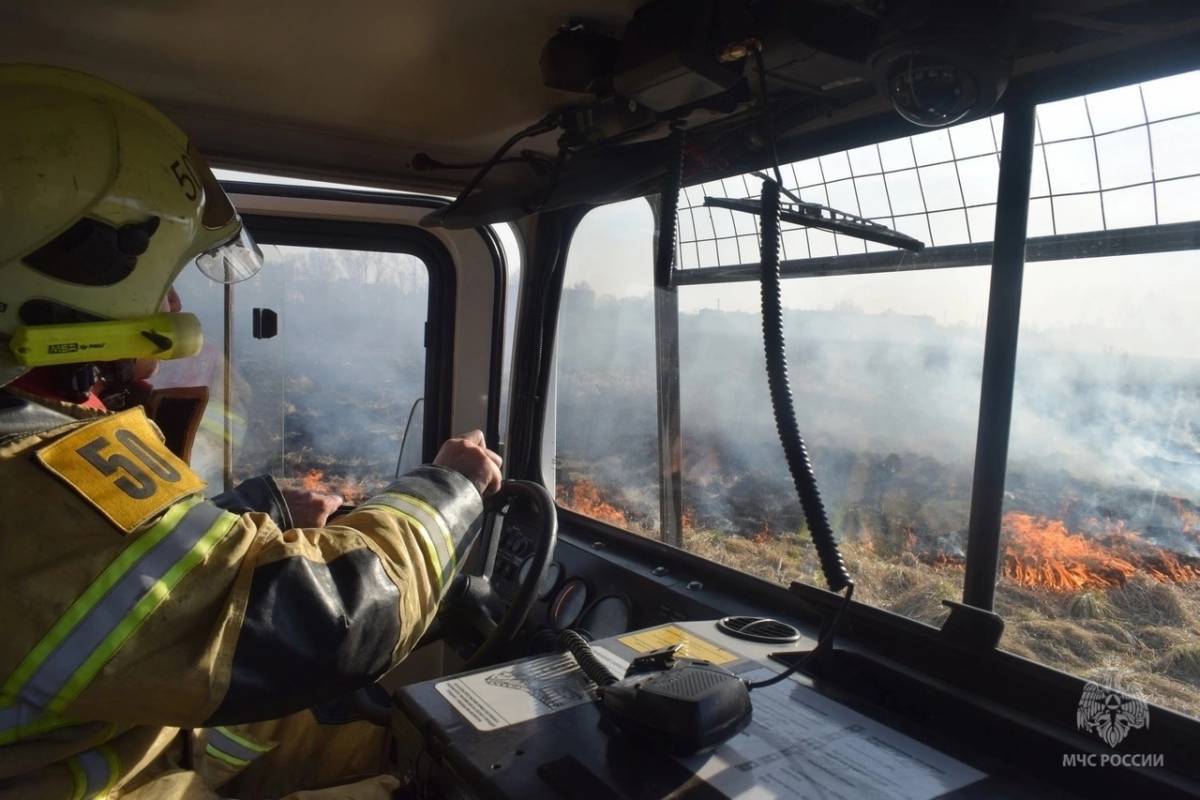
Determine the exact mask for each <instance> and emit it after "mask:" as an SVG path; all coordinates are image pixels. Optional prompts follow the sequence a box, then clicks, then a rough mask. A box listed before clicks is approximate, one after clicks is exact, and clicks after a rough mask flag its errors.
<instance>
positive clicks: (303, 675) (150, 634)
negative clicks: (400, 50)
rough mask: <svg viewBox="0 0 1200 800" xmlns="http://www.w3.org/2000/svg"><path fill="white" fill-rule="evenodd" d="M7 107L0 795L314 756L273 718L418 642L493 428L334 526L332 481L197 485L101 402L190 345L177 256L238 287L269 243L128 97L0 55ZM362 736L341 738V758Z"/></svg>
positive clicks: (157, 441) (158, 784)
mask: <svg viewBox="0 0 1200 800" xmlns="http://www.w3.org/2000/svg"><path fill="white" fill-rule="evenodd" d="M0 120H3V123H2V124H0V386H3V387H4V388H3V390H0V508H3V509H4V510H5V514H4V517H3V519H2V520H0V548H3V553H4V557H3V559H0V609H2V610H0V615H2V618H3V631H4V636H3V637H2V638H0V681H2V683H0V797H3V798H8V797H20V798H92V797H101V796H105V795H112V796H117V795H119V796H121V797H135V798H143V797H145V798H150V797H153V798H168V799H170V798H209V797H216V796H218V795H217V794H215V793H214V789H215V788H216V787H215V786H214V784H215V783H217V782H219V781H220V780H223V779H224V778H227V777H229V776H230V775H231V774H233V773H234V772H237V771H238V770H240V769H242V768H244V767H246V766H247V765H249V764H251V763H253V762H255V761H256V759H259V758H260V757H261V756H263V754H264V753H268V751H270V750H271V749H272V748H273V747H274V748H275V753H274V754H270V755H268V756H267V759H269V758H270V757H271V755H276V754H283V753H285V752H286V753H291V754H293V756H294V755H295V754H304V753H307V754H309V755H310V756H316V755H322V757H323V753H324V752H325V750H324V747H323V745H321V741H322V740H321V739H320V736H319V735H317V734H314V733H313V732H312V731H311V730H305V731H304V732H303V733H301V734H299V735H298V736H292V737H291V739H290V740H288V735H289V734H288V731H289V730H295V727H294V726H289V725H288V724H285V723H281V722H278V720H281V719H283V720H285V721H286V720H287V719H293V718H295V715H296V714H297V713H301V714H303V713H307V712H304V711H303V710H304V709H309V708H312V707H315V706H319V705H320V704H322V703H325V702H326V701H330V700H334V699H336V698H337V697H339V696H343V695H345V694H346V693H347V692H350V691H351V690H355V689H357V688H359V687H361V686H364V685H369V684H370V683H371V681H372V680H373V679H375V678H377V677H378V676H379V675H381V674H382V673H383V672H385V671H386V670H387V669H388V668H389V667H391V666H392V665H393V664H395V663H396V662H397V661H399V660H400V659H402V658H404V656H405V655H406V654H407V653H408V652H409V651H410V649H411V648H412V647H413V646H414V645H415V644H416V642H417V641H418V639H419V638H420V637H421V635H422V633H423V632H424V631H425V629H426V627H427V625H428V624H429V622H430V621H431V618H432V617H433V615H434V613H435V611H436V609H437V606H438V600H439V597H440V596H441V593H442V591H443V589H444V588H445V587H446V586H447V585H448V583H449V581H450V579H451V578H452V577H453V575H454V574H455V570H456V566H457V564H459V563H461V559H462V558H463V556H464V554H465V552H466V551H467V549H468V548H469V547H470V546H471V544H472V541H473V538H474V537H475V535H476V533H477V529H478V522H477V518H478V517H479V516H480V514H481V512H482V496H483V495H486V494H487V493H489V492H491V491H494V490H495V489H496V488H497V487H498V485H499V482H500V470H499V465H500V458H499V456H497V455H496V454H495V453H493V452H491V451H489V450H488V449H487V448H486V446H485V444H484V441H483V436H482V435H481V434H479V433H478V432H474V433H472V434H469V435H466V436H464V437H460V438H456V439H451V440H450V441H448V442H447V443H446V444H445V446H443V447H442V449H441V451H440V452H439V454H438V457H437V458H436V459H435V461H434V463H433V464H432V465H426V466H422V467H419V468H417V469H415V470H414V471H412V472H411V473H409V474H407V475H406V476H404V477H403V478H401V479H400V480H398V481H396V482H395V483H394V484H392V485H391V486H390V487H388V488H387V489H386V490H385V491H383V492H382V493H381V494H379V495H377V496H375V497H373V498H371V499H370V500H368V501H367V502H365V503H363V504H362V505H360V506H358V507H357V509H355V510H354V511H352V512H351V513H349V514H347V515H345V516H343V517H340V518H338V519H337V523H336V525H328V526H327V523H326V518H327V516H328V514H329V511H330V510H331V509H332V506H333V505H334V501H332V500H331V499H330V498H321V497H314V496H300V497H293V498H292V499H293V503H292V505H293V508H292V509H289V508H288V503H287V502H286V501H285V500H284V498H283V496H282V494H281V493H280V492H279V491H278V489H277V488H276V487H275V486H274V484H273V482H271V481H269V479H256V480H255V481H252V482H250V483H249V484H245V485H243V486H241V487H239V488H238V489H237V490H235V491H234V492H232V493H230V494H228V495H225V496H223V497H220V498H218V500H217V502H213V501H209V500H206V499H205V498H204V489H205V484H204V482H203V481H202V480H200V479H199V478H198V477H197V476H196V475H195V474H194V473H193V472H192V471H191V470H190V469H189V468H188V466H187V464H185V463H184V462H183V461H181V460H180V459H179V458H177V457H176V456H175V455H173V454H172V453H171V452H170V451H169V450H168V449H167V448H166V446H165V445H164V443H163V439H162V436H161V434H160V432H159V431H158V429H157V428H156V427H155V426H154V424H153V423H151V422H150V421H149V420H147V418H146V416H145V414H144V413H143V411H142V409H141V407H131V408H126V409H125V410H122V411H119V412H115V411H113V410H110V409H109V408H107V407H106V406H105V404H104V403H103V401H102V399H101V395H103V396H110V394H111V392H110V391H109V390H111V389H112V388H113V386H114V384H119V382H120V378H121V375H129V376H135V377H136V375H137V374H139V373H140V371H139V370H138V369H137V368H136V365H137V363H138V362H137V361H136V360H135V359H136V358H137V357H144V356H145V355H146V354H147V350H146V348H147V347H149V348H150V351H149V353H150V354H151V355H157V357H171V356H177V357H178V356H185V355H186V354H187V353H188V352H194V351H195V350H196V349H197V346H196V342H197V336H196V333H197V331H196V326H197V323H196V322H195V320H194V318H188V315H183V314H178V313H170V312H168V313H166V314H162V313H160V308H161V304H162V303H163V301H164V298H166V296H167V293H168V290H169V289H170V287H171V285H172V283H173V281H174V279H175V277H176V275H177V274H178V273H179V271H180V270H181V269H183V268H184V267H185V266H187V265H188V264H190V263H191V262H192V261H196V262H197V264H198V265H199V266H200V267H201V268H202V269H203V270H204V271H205V272H206V274H208V275H210V277H216V278H218V279H221V280H238V279H243V278H246V277H248V276H249V275H251V274H253V273H254V272H255V271H256V270H257V268H258V267H259V265H260V264H261V255H260V254H259V252H258V250H257V248H256V247H255V246H254V244H253V242H252V240H251V239H250V237H249V235H248V233H247V231H245V229H244V228H243V227H242V223H241V220H240V218H239V217H238V215H237V214H236V212H235V210H234V208H233V206H232V205H231V203H230V201H229V199H228V198H227V197H226V195H225V194H224V192H223V191H222V189H221V187H220V186H219V184H218V183H217V181H216V179H215V178H214V177H213V175H212V172H211V171H210V170H209V168H208V167H207V166H206V165H205V163H204V161H203V159H202V158H201V157H200V154H199V153H198V152H197V151H196V150H195V148H194V147H193V146H192V145H191V144H190V143H189V142H188V139H187V137H186V136H185V135H184V134H183V133H182V132H181V131H180V130H179V129H178V128H176V127H175V126H174V125H173V124H172V123H171V122H170V121H168V120H167V119H166V117H164V116H163V115H161V114H160V113H158V112H157V111H156V110H155V109H153V108H152V107H151V106H149V105H148V104H146V103H144V102H143V101H141V100H139V99H138V98H136V97H134V96H132V95H130V94H128V93H127V92H125V91H123V90H121V89H119V88H117V87H114V86H112V85H110V84H108V83H105V82H103V81H100V80H98V79H95V78H92V77H90V76H86V75H83V74H79V73H76V72H71V71H67V70H61V69H56V68H49V67H34V66H0ZM143 340H145V341H143ZM189 342H190V344H189ZM147 343H148V344H147ZM101 351H103V352H101ZM97 352H99V353H100V355H99V356H96V355H92V354H94V353H97ZM114 355H120V356H122V359H121V360H113V358H112V357H113V356H114ZM131 365H132V366H131ZM98 379H100V382H99V383H98V382H97V381H98ZM105 381H107V382H105ZM101 385H103V386H104V387H105V390H104V391H102V392H100V393H99V394H98V393H97V391H96V388H97V386H101ZM293 511H294V512H295V513H296V514H297V516H303V517H304V518H305V520H304V521H305V522H306V523H307V524H308V525H310V527H297V526H296V525H295V524H293V522H294V521H293V519H292V517H291V514H292V513H293ZM288 715H293V716H292V717H289V716H288ZM310 716H311V715H310ZM272 720H275V722H264V721H272ZM248 723H260V724H259V725H257V726H250V727H246V724H248ZM358 724H360V725H365V724H366V723H358ZM264 725H265V727H264ZM181 728H185V729H189V730H193V731H194V735H193V736H192V738H191V739H190V742H191V744H190V745H187V747H190V748H191V750H192V753H191V755H192V756H193V759H194V760H190V761H189V759H188V758H187V754H185V753H184V752H183V751H184V749H185V745H184V744H183V743H182V737H180V736H179V729H181ZM255 730H258V731H262V730H267V731H273V732H274V735H273V736H272V737H267V738H264V737H262V736H257V735H255V734H254V731H255ZM363 749H364V748H362V747H356V746H355V744H354V742H353V741H351V742H350V744H349V745H348V746H344V747H343V750H342V756H341V757H340V761H341V765H342V766H345V767H346V769H345V770H344V772H345V773H347V774H348V773H352V772H354V770H355V769H359V770H361V769H362V768H363V764H364V763H365V762H364V759H363V758H362V753H361V751H362V750H363ZM330 752H332V751H330ZM333 757H334V756H331V758H333ZM267 759H264V761H263V762H259V763H265V761H266V760H267ZM184 763H191V765H192V767H193V768H192V769H184V768H182V767H181V766H180V765H181V764H184ZM273 769H275V770H276V772H278V771H280V770H287V769H292V770H294V772H295V775H297V776H303V777H304V779H305V780H309V781H310V783H311V782H320V781H326V783H325V785H328V780H327V779H328V777H329V776H328V775H325V776H318V775H317V772H319V770H318V771H314V768H313V767H312V765H311V764H305V763H293V764H292V765H290V766H289V765H288V764H287V763H286V762H284V761H281V760H277V761H276V762H275V766H274V767H273ZM289 777H291V776H288V775H282V776H281V775H278V774H276V775H275V776H274V778H273V779H272V780H273V781H274V783H273V784H272V785H274V786H275V787H279V786H284V785H285V784H286V783H287V780H288V778H289ZM270 782H271V781H270V780H268V781H267V782H266V783H270ZM266 783H262V782H260V783H259V784H258V785H259V786H264V785H266ZM293 783H294V781H293ZM396 786H398V782H397V781H396V779H395V778H393V777H391V776H387V775H383V776H378V775H376V776H375V777H372V778H369V779H367V780H366V781H363V782H359V783H355V784H354V785H353V786H346V787H342V788H339V789H337V790H334V791H333V793H332V794H330V795H329V796H331V797H332V796H336V797H349V798H372V797H388V796H390V794H391V791H392V790H393V789H394V788H395V787H396ZM293 788H299V787H293ZM286 791H291V789H287V790H286ZM283 793H284V790H280V791H279V794H283ZM322 796H325V795H324V793H323V792H316V793H312V794H305V797H313V798H317V797H322Z"/></svg>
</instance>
